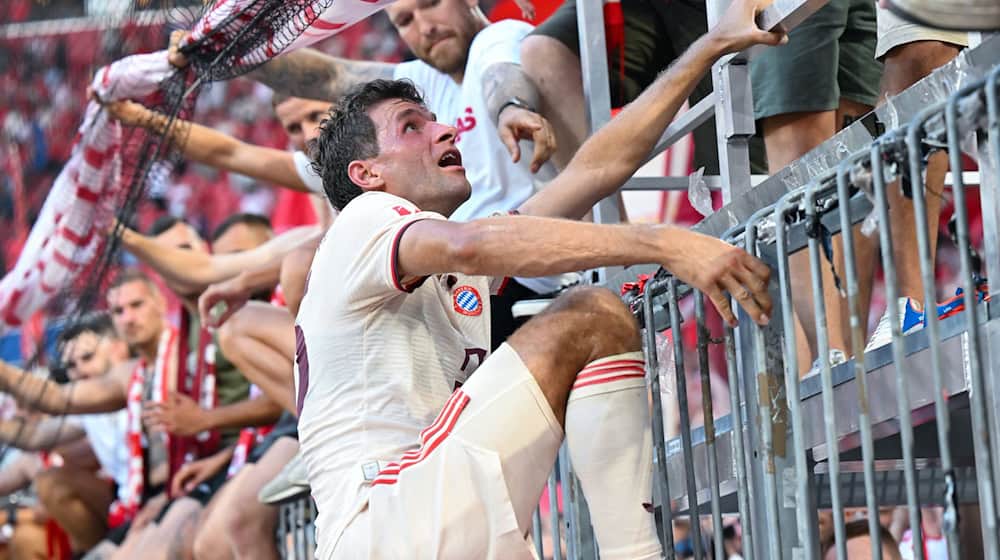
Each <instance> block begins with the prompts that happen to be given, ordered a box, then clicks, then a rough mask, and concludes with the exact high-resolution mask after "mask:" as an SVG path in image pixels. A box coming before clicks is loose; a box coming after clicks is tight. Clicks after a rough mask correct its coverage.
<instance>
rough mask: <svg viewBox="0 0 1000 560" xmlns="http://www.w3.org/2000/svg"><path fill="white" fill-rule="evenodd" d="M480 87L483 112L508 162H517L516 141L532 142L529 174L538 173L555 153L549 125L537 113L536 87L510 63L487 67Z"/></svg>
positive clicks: (519, 152)
mask: <svg viewBox="0 0 1000 560" xmlns="http://www.w3.org/2000/svg"><path fill="white" fill-rule="evenodd" d="M482 84H483V97H484V98H485V99H484V101H485V102H486V110H487V111H489V114H490V117H491V118H492V119H493V123H494V124H496V126H497V133H498V134H500V140H501V141H503V143H504V145H505V146H507V151H509V152H510V157H511V160H512V161H513V162H514V163H517V162H518V161H519V160H520V159H521V148H520V146H518V144H517V142H518V140H531V141H533V142H534V143H535V152H534V154H533V155H532V158H531V171H532V172H535V171H538V169H539V168H540V167H541V166H542V164H543V163H545V162H546V161H548V159H549V158H550V157H551V156H552V154H553V153H555V151H556V136H555V132H554V131H553V130H552V125H551V124H550V123H549V121H548V120H546V119H545V117H543V116H542V115H540V114H538V109H537V108H538V104H539V103H540V97H539V94H538V88H536V87H535V84H534V82H532V81H531V79H530V78H528V75H527V74H525V73H524V70H523V69H522V68H521V65H519V64H514V63H512V62H497V63H495V64H491V65H490V66H489V67H487V68H486V70H484V71H483V75H482Z"/></svg>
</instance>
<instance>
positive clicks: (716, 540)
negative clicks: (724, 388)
mask: <svg viewBox="0 0 1000 560" xmlns="http://www.w3.org/2000/svg"><path fill="white" fill-rule="evenodd" d="M694 317H695V323H696V326H697V328H698V369H699V370H700V372H701V409H702V416H703V417H704V419H705V424H704V429H705V449H706V451H707V454H708V489H709V492H710V493H711V507H712V543H713V550H714V551H715V558H716V559H717V560H725V558H726V552H725V549H724V547H723V543H722V501H721V498H720V496H719V494H720V492H719V455H718V451H717V450H716V449H715V413H714V412H713V410H712V408H713V407H712V373H711V371H710V370H709V365H708V345H709V343H710V341H711V333H710V332H708V327H707V326H705V296H704V294H702V293H701V292H695V294H694Z"/></svg>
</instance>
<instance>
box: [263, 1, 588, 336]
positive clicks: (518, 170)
mask: <svg viewBox="0 0 1000 560" xmlns="http://www.w3.org/2000/svg"><path fill="white" fill-rule="evenodd" d="M386 13H387V15H388V16H389V19H390V20H391V21H392V23H393V25H394V26H395V27H396V29H397V31H399V35H400V37H401V38H402V39H403V41H404V42H405V43H406V45H407V46H408V47H409V48H410V50H411V51H412V52H413V54H414V55H416V57H417V60H412V61H408V62H403V63H400V64H388V63H376V62H362V61H356V60H345V59H338V58H334V57H329V56H326V55H323V54H320V53H318V52H316V51H313V50H310V49H300V50H297V51H294V52H291V53H289V54H287V55H282V56H280V57H277V58H275V59H273V60H271V61H270V62H268V63H267V64H265V65H264V66H262V67H261V68H259V69H257V70H255V71H254V73H253V77H254V78H255V79H258V80H260V81H263V82H264V83H266V84H267V85H269V86H271V87H272V88H274V89H276V90H279V91H287V92H290V93H292V94H295V95H302V96H307V97H312V98H315V99H330V100H338V99H339V98H340V97H341V96H342V95H343V94H344V92H345V91H347V90H348V89H350V88H351V87H352V86H354V85H356V84H359V83H362V82H365V81H367V80H371V79H375V78H393V79H409V80H411V81H413V83H414V84H416V85H417V87H418V88H420V89H421V90H422V91H423V94H424V97H425V98H426V101H427V105H428V108H429V109H430V111H431V112H432V113H434V114H436V115H437V118H438V119H439V120H440V121H441V122H445V123H449V124H453V125H454V126H455V128H456V129H457V131H458V132H457V134H456V147H457V148H458V149H459V150H460V151H461V152H462V155H463V156H464V158H465V162H466V173H467V176H468V177H469V182H470V183H471V184H472V195H471V196H470V197H469V199H468V200H467V201H465V202H464V203H463V204H462V205H461V206H460V207H459V208H458V209H456V211H455V214H454V215H453V216H452V218H453V219H456V220H470V219H473V218H483V217H486V216H489V215H491V214H493V213H494V212H503V211H507V210H510V209H512V208H517V207H518V206H519V205H521V204H523V203H524V202H525V201H526V200H528V198H530V197H531V196H532V195H533V194H534V193H535V192H536V191H537V190H539V189H541V188H543V187H544V183H545V182H546V181H548V180H550V179H551V178H552V176H553V175H554V168H553V167H552V166H545V167H544V168H543V164H545V163H546V162H547V161H548V159H549V157H550V156H551V155H552V154H553V153H554V151H555V149H556V140H555V134H554V132H553V130H552V127H551V125H550V124H549V122H548V120H547V119H546V118H545V116H543V115H541V114H539V112H538V107H539V105H540V100H539V94H538V91H537V88H536V87H535V84H534V83H533V82H532V81H531V79H529V78H528V76H527V74H525V72H524V71H523V70H522V69H521V64H520V63H521V54H520V52H521V47H520V45H521V41H522V40H523V39H524V38H525V37H526V36H527V35H528V34H529V33H530V32H531V31H532V29H533V28H532V27H531V25H529V24H527V23H525V22H522V21H517V20H504V21H500V22H496V23H490V22H489V20H487V19H486V16H484V15H483V13H482V11H481V10H480V9H479V5H478V1H466V0H440V1H436V2H423V1H418V0H398V1H396V2H394V3H392V4H391V5H389V6H387V7H386ZM581 118H582V115H581ZM522 141H526V142H522ZM527 141H530V142H531V143H533V152H532V154H531V157H530V158H529V157H528V156H527V155H526V152H527V149H529V147H531V144H528V143H527ZM522 152H525V156H524V157H522ZM568 272H576V271H568ZM562 284H563V279H562V278H561V277H559V276H554V277H549V278H515V279H513V280H512V281H511V282H510V284H509V285H508V287H507V289H506V290H504V293H503V294H502V295H501V296H497V297H495V298H494V301H493V310H494V313H493V315H492V316H491V322H492V325H491V330H492V332H493V341H492V343H491V348H495V347H496V346H498V345H499V344H500V343H501V342H503V340H504V339H505V338H506V337H507V336H508V335H509V334H510V333H511V332H513V331H514V328H515V327H516V326H517V324H518V323H519V321H518V320H516V319H515V318H514V316H513V313H512V312H511V308H512V307H513V305H514V304H515V303H516V302H517V301H520V300H523V299H535V298H537V297H538V296H539V294H547V293H551V292H554V291H556V290H558V289H560V288H561V286H562Z"/></svg>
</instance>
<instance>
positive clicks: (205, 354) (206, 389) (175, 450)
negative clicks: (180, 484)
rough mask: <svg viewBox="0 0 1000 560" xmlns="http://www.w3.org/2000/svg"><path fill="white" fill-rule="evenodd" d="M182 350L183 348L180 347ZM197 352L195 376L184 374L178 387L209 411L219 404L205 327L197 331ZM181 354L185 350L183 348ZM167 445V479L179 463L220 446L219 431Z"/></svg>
mask: <svg viewBox="0 0 1000 560" xmlns="http://www.w3.org/2000/svg"><path fill="white" fill-rule="evenodd" d="M182 350H183V349H182ZM197 351H198V354H197V362H196V366H195V370H194V376H193V377H192V376H188V375H183V377H182V378H183V379H184V380H185V383H184V385H183V386H181V387H180V388H179V389H178V390H179V391H181V392H182V393H184V394H186V395H187V396H189V397H191V398H192V399H194V400H195V401H196V402H197V403H198V406H200V407H201V408H203V409H205V410H212V409H213V408H215V407H216V406H218V392H217V391H216V385H217V379H216V376H215V358H216V354H217V349H216V346H215V342H214V340H213V339H212V333H211V331H209V330H208V329H207V328H206V327H202V328H201V329H200V330H199V331H198V349H197ZM182 354H186V352H183V351H182ZM171 441H172V443H173V444H174V445H172V447H171V448H170V478H171V479H173V475H174V473H176V472H177V471H178V470H180V468H181V466H183V465H184V464H186V463H189V462H191V461H193V460H195V459H197V458H199V457H207V456H208V455H211V454H212V453H215V451H216V449H217V448H218V446H219V432H218V430H205V431H203V432H200V433H198V434H196V435H195V436H194V437H183V438H182V437H174V438H173V439H172V440H171Z"/></svg>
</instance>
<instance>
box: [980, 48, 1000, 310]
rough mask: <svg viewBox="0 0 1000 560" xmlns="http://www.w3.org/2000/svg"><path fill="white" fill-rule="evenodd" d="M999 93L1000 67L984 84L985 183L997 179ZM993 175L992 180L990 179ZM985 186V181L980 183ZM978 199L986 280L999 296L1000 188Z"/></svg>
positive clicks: (982, 192) (983, 190) (982, 161)
mask: <svg viewBox="0 0 1000 560" xmlns="http://www.w3.org/2000/svg"><path fill="white" fill-rule="evenodd" d="M998 89H1000V66H997V67H996V68H995V69H994V70H993V71H992V72H990V75H989V78H988V80H987V81H986V108H987V112H988V113H989V139H988V141H987V146H988V148H987V150H985V154H983V155H984V156H985V157H980V158H979V159H980V162H979V165H980V168H982V167H985V168H986V169H985V170H983V169H981V170H980V175H981V176H983V178H984V179H988V178H992V179H994V181H995V180H996V179H997V171H998V169H997V167H996V166H998V165H1000V99H998V92H997V90H998ZM990 175H992V177H989V176H990ZM983 182H987V181H983ZM980 197H981V200H982V205H983V244H984V252H985V253H986V254H985V255H984V257H985V259H984V261H985V263H986V277H987V278H990V279H993V281H992V283H991V287H990V292H991V293H995V294H1000V290H998V289H997V288H998V287H1000V283H998V282H997V280H996V279H1000V215H998V214H1000V184H996V183H994V184H991V185H980Z"/></svg>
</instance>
